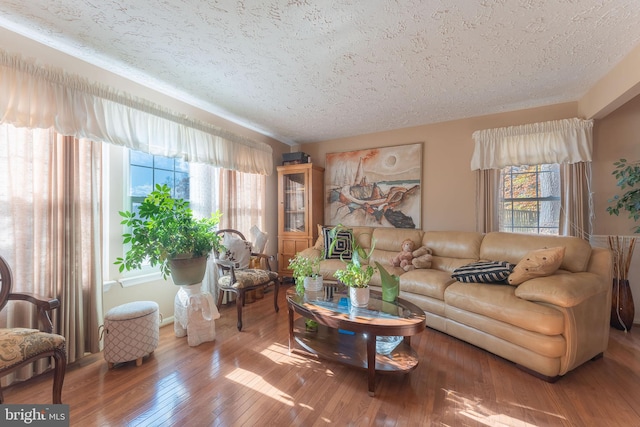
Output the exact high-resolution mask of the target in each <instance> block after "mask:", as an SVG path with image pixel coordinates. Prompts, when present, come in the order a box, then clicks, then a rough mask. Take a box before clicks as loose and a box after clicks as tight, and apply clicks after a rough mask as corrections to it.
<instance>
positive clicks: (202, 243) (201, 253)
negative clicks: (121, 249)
mask: <svg viewBox="0 0 640 427" xmlns="http://www.w3.org/2000/svg"><path fill="white" fill-rule="evenodd" d="M120 216H122V217H123V218H124V219H123V221H122V224H124V225H126V226H127V227H129V228H130V230H131V231H130V232H126V233H124V234H123V235H122V237H123V242H124V244H131V247H130V249H129V250H128V251H127V252H126V253H125V256H124V258H121V257H118V258H117V259H116V261H115V264H116V265H119V266H120V272H122V271H124V270H133V269H139V268H141V267H142V265H143V264H146V263H149V264H150V265H151V266H152V267H155V266H160V272H161V273H162V277H163V278H164V279H166V278H167V277H168V276H169V275H171V277H172V279H173V281H174V283H175V284H176V285H192V284H195V283H199V282H201V281H202V279H203V277H204V273H205V271H206V266H207V264H206V261H207V257H208V255H209V253H210V252H211V250H213V249H214V248H216V249H217V250H219V249H220V248H221V247H222V244H221V237H220V236H219V235H218V234H216V227H217V225H218V224H219V222H220V217H221V216H222V214H221V213H220V212H219V211H216V212H214V213H212V214H211V216H210V217H208V218H200V219H197V218H194V216H193V212H192V210H191V208H190V207H189V202H187V201H185V200H183V199H175V198H173V197H171V189H170V188H169V187H168V186H167V185H166V184H165V185H159V184H157V185H156V187H155V190H153V191H152V192H151V193H150V194H149V195H148V196H147V197H146V198H145V199H144V201H143V202H142V204H141V205H140V208H139V210H138V214H136V213H135V212H130V211H123V212H120Z"/></svg>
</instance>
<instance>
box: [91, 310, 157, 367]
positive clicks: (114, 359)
mask: <svg viewBox="0 0 640 427" xmlns="http://www.w3.org/2000/svg"><path fill="white" fill-rule="evenodd" d="M104 333H105V337H104V359H105V360H106V361H107V363H108V366H109V369H111V368H113V365H114V364H116V363H121V362H129V361H131V360H135V361H136V366H140V365H142V358H143V357H145V356H146V355H149V354H151V353H153V352H154V350H155V349H156V348H157V347H158V341H159V339H160V311H159V307H158V304H157V303H155V302H153V301H136V302H130V303H127V304H122V305H119V306H117V307H114V308H112V309H111V310H109V311H108V312H107V314H106V315H105V316H104Z"/></svg>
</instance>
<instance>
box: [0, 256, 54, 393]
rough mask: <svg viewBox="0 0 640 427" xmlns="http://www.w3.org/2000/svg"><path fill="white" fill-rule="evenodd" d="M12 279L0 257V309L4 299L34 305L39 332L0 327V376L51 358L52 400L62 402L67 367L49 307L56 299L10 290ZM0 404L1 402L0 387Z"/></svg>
mask: <svg viewBox="0 0 640 427" xmlns="http://www.w3.org/2000/svg"><path fill="white" fill-rule="evenodd" d="M12 284H13V278H12V274H11V269H10V268H9V265H8V264H7V262H6V261H5V260H4V258H2V257H1V256H0V310H2V309H3V308H4V306H5V305H6V304H7V301H10V300H20V301H27V302H30V303H32V304H34V305H36V307H37V308H38V316H39V318H40V321H41V323H42V329H43V330H42V331H40V330H37V329H26V328H0V377H1V376H4V375H7V374H9V373H11V372H13V371H15V370H18V369H20V368H22V367H23V366H25V365H28V364H29V363H33V362H35V361H36V360H38V359H41V358H43V357H53V359H54V361H55V366H54V373H53V403H54V404H58V403H62V383H63V382H64V374H65V371H66V368H67V356H66V352H65V343H66V341H65V338H64V337H63V336H62V335H57V334H54V333H52V332H53V324H52V323H51V317H50V313H51V310H53V309H55V308H58V307H59V306H60V302H59V301H58V300H57V299H55V298H54V299H48V300H46V299H42V298H41V297H38V296H36V295H34V294H29V293H11V286H12ZM0 403H4V398H3V396H2V389H1V388H0Z"/></svg>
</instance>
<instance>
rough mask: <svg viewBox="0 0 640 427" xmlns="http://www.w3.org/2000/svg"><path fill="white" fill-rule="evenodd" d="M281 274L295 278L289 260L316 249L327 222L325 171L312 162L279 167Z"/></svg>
mask: <svg viewBox="0 0 640 427" xmlns="http://www.w3.org/2000/svg"><path fill="white" fill-rule="evenodd" d="M277 169H278V273H279V274H280V275H281V276H283V277H292V271H291V270H290V269H288V268H287V267H288V266H289V259H291V258H293V257H294V256H295V254H296V253H298V252H300V251H302V250H304V249H306V248H308V247H310V246H313V244H314V243H315V240H316V239H317V238H318V227H317V225H318V224H320V225H322V224H323V219H324V203H323V202H324V188H323V186H324V169H323V168H321V167H319V166H314V165H313V164H312V163H302V164H298V165H287V166H278V168H277Z"/></svg>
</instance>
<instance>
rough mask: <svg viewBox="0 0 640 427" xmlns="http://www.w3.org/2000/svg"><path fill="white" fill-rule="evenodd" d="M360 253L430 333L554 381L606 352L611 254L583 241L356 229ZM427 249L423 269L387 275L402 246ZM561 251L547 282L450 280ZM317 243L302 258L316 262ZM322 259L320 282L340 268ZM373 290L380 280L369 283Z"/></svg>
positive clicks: (339, 264) (319, 248)
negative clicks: (459, 273) (395, 286)
mask: <svg viewBox="0 0 640 427" xmlns="http://www.w3.org/2000/svg"><path fill="white" fill-rule="evenodd" d="M353 232H354V235H355V236H356V239H357V241H358V243H359V245H360V246H362V247H363V248H370V247H371V241H372V239H374V240H375V247H374V251H373V254H372V256H371V258H370V259H369V263H373V262H375V261H378V262H380V263H381V264H383V265H384V266H385V267H386V268H387V270H388V271H389V272H391V273H394V274H397V275H399V276H400V297H402V298H404V299H406V300H409V301H411V302H413V303H414V304H416V305H418V306H419V307H420V308H422V309H423V310H424V311H425V313H426V316H427V326H429V327H431V328H434V329H437V330H439V331H442V332H444V333H446V334H449V335H451V336H454V337H456V338H459V339H461V340H464V341H466V342H469V343H471V344H473V345H475V346H477V347H481V348H483V349H485V350H487V351H490V352H492V353H494V354H496V355H498V356H500V357H503V358H505V359H508V360H510V361H512V362H514V363H516V364H517V365H518V366H519V367H521V368H523V369H525V370H527V371H529V372H531V373H533V374H535V375H538V376H540V377H542V378H544V379H546V380H548V381H554V380H556V379H557V378H559V377H560V376H562V375H564V374H566V373H567V372H569V371H571V370H572V369H574V368H576V367H578V366H580V365H581V364H583V363H585V362H586V361H588V360H591V359H593V358H596V357H599V356H601V355H602V354H603V352H604V351H605V349H606V348H607V343H608V339H609V319H610V309H611V283H612V269H611V263H612V261H611V254H610V251H608V250H606V249H602V248H592V247H591V246H590V245H589V243H588V242H587V241H585V240H583V239H579V238H575V237H563V236H544V235H526V234H514V233H502V232H495V233H488V234H486V235H485V234H481V233H474V232H457V231H422V230H407V229H392V228H369V227H353ZM407 238H409V239H411V240H413V241H414V243H415V245H416V247H419V246H421V245H425V246H427V247H429V248H431V249H432V250H433V263H432V266H431V268H430V269H416V270H412V271H408V272H404V270H402V269H401V268H399V267H391V259H392V258H393V256H394V255H396V254H397V253H398V252H399V250H400V246H401V243H402V241H403V240H404V239H407ZM558 246H564V247H565V248H566V250H565V255H564V259H563V261H562V265H561V266H560V269H559V270H558V271H557V272H555V273H554V274H552V275H551V276H547V277H539V278H534V279H530V280H527V281H525V282H524V283H522V284H520V285H519V286H511V285H508V284H485V283H462V282H458V281H456V280H454V279H452V278H451V273H452V272H453V271H454V270H455V269H456V268H457V267H460V266H463V265H466V264H469V263H472V262H476V261H479V260H489V261H508V262H510V263H512V264H517V263H518V261H520V260H521V259H522V258H523V257H524V256H525V255H526V254H527V253H528V252H529V251H531V250H535V249H541V248H552V247H558ZM322 250H323V243H322V239H321V238H320V239H318V242H316V245H315V246H314V247H312V248H308V249H306V250H305V251H303V252H302V253H303V254H304V255H306V256H309V257H317V256H321V253H322V252H321V251H322ZM343 265H344V264H343V263H342V261H340V260H323V261H322V262H321V266H320V271H321V273H322V275H323V277H324V280H326V281H335V278H334V277H333V273H334V272H335V271H336V270H337V269H339V268H342V266H343ZM371 286H372V288H373V289H376V287H379V286H380V276H379V274H376V275H375V276H374V278H373V280H372V283H371Z"/></svg>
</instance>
